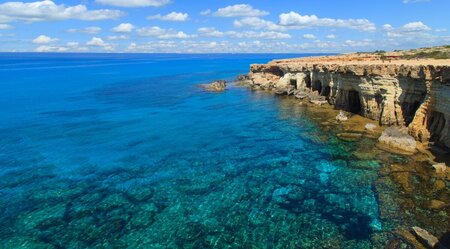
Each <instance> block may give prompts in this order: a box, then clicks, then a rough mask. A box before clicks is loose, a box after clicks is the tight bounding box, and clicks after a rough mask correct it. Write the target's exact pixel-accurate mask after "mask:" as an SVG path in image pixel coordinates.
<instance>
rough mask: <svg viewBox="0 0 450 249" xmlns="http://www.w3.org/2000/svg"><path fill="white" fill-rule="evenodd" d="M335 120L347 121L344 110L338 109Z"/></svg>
mask: <svg viewBox="0 0 450 249" xmlns="http://www.w3.org/2000/svg"><path fill="white" fill-rule="evenodd" d="M336 120H337V121H341V122H342V121H347V120H348V117H347V115H346V114H345V112H344V111H342V110H341V111H339V114H338V115H337V116H336Z"/></svg>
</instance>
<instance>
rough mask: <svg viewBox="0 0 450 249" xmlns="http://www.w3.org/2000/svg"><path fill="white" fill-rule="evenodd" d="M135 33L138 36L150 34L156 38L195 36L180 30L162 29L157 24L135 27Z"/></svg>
mask: <svg viewBox="0 0 450 249" xmlns="http://www.w3.org/2000/svg"><path fill="white" fill-rule="evenodd" d="M137 33H138V35H139V36H151V37H156V38H158V39H188V38H194V37H196V36H195V35H188V34H186V33H184V32H182V31H176V30H173V29H163V28H160V27H158V26H153V27H145V28H140V29H137Z"/></svg>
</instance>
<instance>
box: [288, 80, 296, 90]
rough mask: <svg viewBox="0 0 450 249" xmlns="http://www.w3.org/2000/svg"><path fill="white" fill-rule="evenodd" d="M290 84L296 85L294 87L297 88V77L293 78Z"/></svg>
mask: <svg viewBox="0 0 450 249" xmlns="http://www.w3.org/2000/svg"><path fill="white" fill-rule="evenodd" d="M289 85H291V86H292V87H294V89H297V79H291V80H290V81H289Z"/></svg>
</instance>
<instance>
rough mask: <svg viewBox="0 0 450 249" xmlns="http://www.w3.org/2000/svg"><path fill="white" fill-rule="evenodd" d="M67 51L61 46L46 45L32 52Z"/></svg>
mask: <svg viewBox="0 0 450 249" xmlns="http://www.w3.org/2000/svg"><path fill="white" fill-rule="evenodd" d="M67 50H69V49H68V48H66V47H62V46H48V45H41V46H39V47H37V48H36V49H35V50H34V51H36V52H66V51H67Z"/></svg>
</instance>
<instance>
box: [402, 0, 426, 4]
mask: <svg viewBox="0 0 450 249" xmlns="http://www.w3.org/2000/svg"><path fill="white" fill-rule="evenodd" d="M429 1H430V0H403V3H406V4H407V3H420V2H429Z"/></svg>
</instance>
